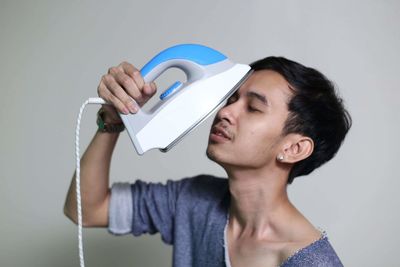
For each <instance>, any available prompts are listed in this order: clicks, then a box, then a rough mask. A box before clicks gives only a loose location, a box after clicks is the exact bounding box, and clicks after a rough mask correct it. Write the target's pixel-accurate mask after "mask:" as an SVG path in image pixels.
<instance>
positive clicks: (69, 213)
mask: <svg viewBox="0 0 400 267" xmlns="http://www.w3.org/2000/svg"><path fill="white" fill-rule="evenodd" d="M64 215H65V216H66V217H67V218H68V219H70V221H71V222H73V223H74V224H76V225H77V224H78V218H77V215H76V212H72V211H71V210H70V209H69V208H68V207H67V206H64Z"/></svg>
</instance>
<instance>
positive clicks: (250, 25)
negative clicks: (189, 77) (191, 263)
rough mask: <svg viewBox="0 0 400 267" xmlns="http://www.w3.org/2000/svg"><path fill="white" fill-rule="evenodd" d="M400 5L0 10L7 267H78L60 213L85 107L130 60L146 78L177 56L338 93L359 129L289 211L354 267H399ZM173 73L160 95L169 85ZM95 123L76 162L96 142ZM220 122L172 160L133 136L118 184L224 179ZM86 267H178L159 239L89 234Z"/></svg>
mask: <svg viewBox="0 0 400 267" xmlns="http://www.w3.org/2000/svg"><path fill="white" fill-rule="evenodd" d="M399 3H400V2H399V1H265V0H262V1H261V0H259V1H255V0H253V1H228V0H226V1H222V0H221V1H217V0H212V1H211V0H202V1H161V0H159V1H101V2H100V1H4V0H2V1H1V2H0V26H1V27H0V36H1V37H0V38H1V43H0V45H1V49H0V59H1V61H0V85H1V87H0V88H1V97H0V123H1V124H0V125H1V139H0V140H1V141H0V145H1V161H0V164H1V165H0V176H1V184H0V196H1V200H0V208H1V220H0V231H1V237H0V240H1V241H0V246H1V247H0V266H42V267H43V266H78V253H77V252H78V250H77V244H78V243H77V227H76V226H75V225H73V224H72V223H71V222H70V221H68V220H67V219H66V217H64V215H63V213H62V207H63V203H64V199H65V194H66V191H67V188H68V185H69V183H70V179H71V175H72V173H73V171H74V168H75V156H74V132H75V123H76V117H77V114H78V110H79V107H80V105H81V104H82V103H83V102H84V100H86V99H87V98H88V97H91V96H96V95H97V93H96V88H97V85H98V83H99V80H100V77H101V75H103V74H104V73H105V72H106V71H107V69H108V68H109V67H110V66H114V65H117V64H119V63H120V62H121V61H123V60H127V61H129V62H132V63H133V64H135V65H136V66H138V67H141V66H143V65H144V64H145V63H146V62H147V61H148V60H149V59H150V58H151V57H152V56H154V55H155V54H156V53H158V52H159V51H161V50H162V49H164V48H167V47H169V46H171V45H174V44H178V43H188V42H194V43H201V44H205V45H208V46H211V47H213V48H215V49H217V50H219V51H221V52H223V53H224V54H226V55H228V56H229V57H230V58H232V59H233V60H234V61H236V62H242V63H250V62H252V61H254V60H256V59H259V58H261V57H265V56H268V55H283V56H286V57H288V58H291V59H293V60H296V61H299V62H301V63H303V64H305V65H308V66H312V67H315V68H317V69H319V70H320V71H322V72H323V73H325V74H326V75H327V76H328V77H329V78H331V79H332V80H333V81H335V83H336V84H337V86H338V88H339V90H340V93H341V95H342V96H343V97H344V99H345V101H346V105H347V107H348V109H349V110H350V113H351V115H352V117H353V120H354V124H353V128H352V129H351V131H350V133H349V135H348V137H347V139H346V141H345V143H344V145H343V146H342V148H341V150H340V151H339V153H338V155H337V156H336V157H335V158H334V159H333V160H332V161H331V162H329V163H328V164H326V165H325V166H323V167H322V168H320V169H319V170H317V171H315V172H314V173H313V174H312V175H310V176H308V177H304V178H299V179H298V180H295V182H294V184H293V185H292V186H290V187H289V188H290V189H289V191H290V192H289V193H290V197H291V199H292V201H293V202H294V203H295V204H296V205H297V206H298V208H299V209H300V210H301V211H302V212H303V213H304V214H305V215H306V216H307V217H308V218H309V219H310V220H311V222H312V223H313V224H314V225H316V226H319V227H322V228H323V229H325V230H326V231H327V233H328V235H329V238H330V241H331V243H332V244H333V246H334V247H335V249H336V251H337V253H338V255H339V256H340V257H341V259H342V261H343V263H344V264H345V265H346V266H365V267H366V266H398V264H399V261H398V256H397V249H398V243H399V234H398V231H397V230H398V225H399V224H400V216H399V200H400V197H399V196H398V194H397V191H398V188H399V185H400V183H399V180H398V178H399V175H398V174H396V169H397V166H396V165H397V164H396V162H397V160H398V151H399V141H398V136H399V112H398V107H399V104H398V101H399V98H400V94H399V90H398V85H399V84H400V79H399V76H398V71H399V67H400V66H399V60H400V53H399V48H400V31H399V26H400V25H399V20H400V19H399V18H400V4H399ZM177 75H181V74H177V73H169V74H167V75H166V76H165V77H167V78H165V77H164V81H163V80H160V81H159V90H161V89H162V88H165V86H167V85H169V83H171V81H172V82H173V81H174V80H168V77H172V76H177ZM96 111H97V107H96V106H90V107H88V108H87V109H86V111H85V113H84V116H83V120H82V125H81V128H82V130H81V149H82V150H84V149H85V148H86V146H87V145H88V142H89V141H90V139H91V137H92V136H93V134H94V132H95V130H96V126H95V113H96ZM211 121H212V120H211V117H210V118H209V119H208V120H207V121H206V123H204V124H202V125H201V126H200V127H198V128H197V129H196V131H195V132H193V133H192V134H191V135H189V136H187V137H186V138H185V139H184V140H183V141H182V142H181V143H180V144H179V145H178V146H176V147H175V148H174V149H173V150H172V151H170V152H169V153H167V154H162V153H160V152H158V151H151V152H148V153H147V154H146V155H144V156H142V157H139V156H137V155H136V153H135V151H134V149H133V146H132V144H131V143H130V140H129V138H128V136H127V134H126V133H124V134H122V135H121V138H120V141H119V143H118V145H117V148H116V151H115V156H114V158H113V162H112V164H113V165H112V171H111V172H112V173H111V175H112V181H130V182H133V181H135V179H138V178H140V179H144V180H147V181H165V180H166V179H179V178H182V177H185V176H191V175H195V174H199V173H211V174H215V175H224V172H223V170H222V169H221V168H220V167H219V166H217V165H216V164H214V163H213V162H211V161H209V160H208V159H207V158H206V156H205V148H206V144H207V138H208V131H209V127H210V124H211ZM84 243H85V251H86V254H85V255H86V264H87V266H170V265H171V252H172V248H171V247H169V246H166V245H164V244H163V243H162V242H161V240H160V238H159V235H158V234H156V235H153V236H150V235H146V236H143V237H139V238H133V237H132V236H124V237H114V236H111V235H109V234H108V233H107V231H106V230H104V229H89V230H85V231H84Z"/></svg>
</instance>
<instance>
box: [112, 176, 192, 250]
mask: <svg viewBox="0 0 400 267" xmlns="http://www.w3.org/2000/svg"><path fill="white" fill-rule="evenodd" d="M185 181H188V179H187V178H186V179H182V180H178V181H173V180H168V181H167V182H166V183H165V184H162V183H152V182H144V181H141V180H137V181H136V182H135V183H133V184H129V183H115V184H113V186H112V188H111V199H110V206H109V225H108V230H109V232H110V233H112V234H115V235H123V234H128V233H132V234H133V235H134V236H139V235H141V234H144V233H149V234H154V233H157V232H159V233H160V234H161V238H162V240H163V241H164V242H165V243H167V244H172V243H173V231H174V215H175V208H176V202H177V200H178V196H179V193H180V190H181V188H182V184H183V183H184V182H185Z"/></svg>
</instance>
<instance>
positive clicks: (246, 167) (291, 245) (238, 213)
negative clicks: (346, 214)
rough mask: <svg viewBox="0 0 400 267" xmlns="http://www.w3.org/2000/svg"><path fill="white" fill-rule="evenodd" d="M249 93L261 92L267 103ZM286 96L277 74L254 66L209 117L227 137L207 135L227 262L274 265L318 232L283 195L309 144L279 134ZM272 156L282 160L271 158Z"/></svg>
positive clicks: (288, 94) (286, 89)
mask: <svg viewBox="0 0 400 267" xmlns="http://www.w3.org/2000/svg"><path fill="white" fill-rule="evenodd" d="M249 92H255V93H257V94H259V95H263V96H265V98H266V101H267V103H266V104H264V103H263V102H262V101H260V100H259V99H258V98H257V97H254V96H249ZM291 96H292V89H291V88H290V85H289V84H288V82H287V81H286V80H285V79H284V78H283V77H282V76H281V75H280V74H278V73H276V72H273V71H270V70H262V71H257V72H255V73H254V74H252V76H251V77H250V78H249V79H248V80H247V81H246V82H245V83H244V84H243V85H242V87H241V88H240V89H239V90H238V91H237V93H236V94H235V95H233V96H232V97H231V98H230V99H229V100H228V102H227V105H226V106H225V107H224V108H222V109H221V110H219V112H218V114H217V115H216V117H215V120H214V123H213V125H218V126H220V127H222V128H224V129H225V130H226V131H227V132H228V135H229V136H230V137H231V139H230V140H224V141H220V142H218V141H214V139H213V138H211V137H210V139H209V143H208V147H207V156H208V158H209V159H211V160H213V161H215V162H216V163H218V164H219V165H221V166H222V167H223V168H224V169H225V171H226V172H227V174H228V179H229V190H230V193H231V204H230V208H229V214H230V220H229V224H228V230H227V234H228V247H229V254H230V260H231V264H232V266H254V267H255V266H278V265H280V263H282V262H283V261H284V260H285V259H286V258H288V257H289V256H290V255H292V254H293V253H294V252H295V251H296V250H298V249H300V248H303V247H305V246H306V245H308V244H310V243H312V242H313V241H315V240H316V239H318V238H319V237H320V235H321V234H320V232H319V231H318V230H317V229H315V228H314V227H313V226H312V224H311V223H310V222H309V221H308V220H307V219H306V218H305V217H304V216H303V215H302V214H301V213H300V212H299V211H298V210H297V209H296V208H295V207H294V205H293V204H292V203H291V202H290V201H289V198H288V195H287V190H286V189H287V177H288V175H289V172H290V169H291V167H292V165H293V164H294V163H295V162H297V161H300V160H302V159H304V158H306V157H308V156H309V155H310V154H311V153H312V149H313V142H312V140H311V139H310V138H308V137H304V136H301V135H298V134H289V135H282V129H283V127H284V123H285V121H286V118H287V116H288V114H289V113H288V109H287V102H288V100H289V98H290V97H291ZM238 155H240V157H238ZM278 155H283V160H281V161H280V160H277V156H278Z"/></svg>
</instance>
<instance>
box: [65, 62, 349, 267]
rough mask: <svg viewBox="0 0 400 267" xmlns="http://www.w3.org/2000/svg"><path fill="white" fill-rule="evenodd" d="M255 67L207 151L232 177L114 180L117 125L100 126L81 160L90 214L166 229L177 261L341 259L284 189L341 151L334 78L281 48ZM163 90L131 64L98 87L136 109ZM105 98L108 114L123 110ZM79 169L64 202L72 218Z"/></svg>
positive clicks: (136, 230)
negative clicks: (111, 179)
mask: <svg viewBox="0 0 400 267" xmlns="http://www.w3.org/2000/svg"><path fill="white" fill-rule="evenodd" d="M251 67H252V69H254V70H255V71H254V73H253V74H252V75H251V76H250V77H249V79H248V80H247V81H246V82H245V83H244V84H243V85H242V86H241V87H240V89H239V90H238V91H237V92H236V93H235V94H234V95H233V96H232V97H230V98H229V99H228V101H227V103H226V105H225V106H224V107H223V108H221V109H220V110H219V112H218V113H217V115H216V117H215V120H214V122H213V126H212V128H211V131H210V136H209V143H208V147H207V156H208V158H209V159H211V160H213V161H215V162H216V163H218V164H219V165H221V166H222V167H223V168H224V169H225V171H226V173H227V176H228V179H224V178H219V177H214V176H211V175H198V176H196V177H190V178H185V179H181V180H177V181H171V180H168V181H167V183H166V184H161V183H145V182H143V181H140V180H138V181H136V182H135V183H134V184H132V185H130V184H119V183H117V184H114V185H113V187H112V189H109V184H108V183H109V180H108V179H109V178H108V174H109V166H110V161H111V155H112V151H113V148H114V146H115V144H116V141H117V138H118V133H115V132H110V131H111V130H110V131H109V132H101V131H98V132H97V133H96V135H95V137H94V138H93V140H92V142H91V144H90V145H89V147H88V149H87V151H86V152H85V154H84V155H83V157H82V160H81V162H82V163H81V188H82V191H83V194H82V197H83V200H82V201H83V210H84V214H83V224H84V226H87V227H93V226H103V227H108V229H109V231H110V232H111V233H113V234H126V233H132V234H133V235H135V236H137V235H140V234H143V233H150V234H153V233H156V232H159V233H160V234H161V238H162V240H163V241H164V242H165V243H167V244H172V245H173V246H174V254H173V266H175V267H178V266H179V267H183V266H202V267H208V266H228V267H229V266H232V267H244V266H246V267H258V266H260V267H261V266H262V267H267V266H342V264H341V262H340V260H339V258H338V256H337V255H336V253H335V251H334V249H333V248H332V246H331V245H330V243H329V241H328V239H327V236H326V234H325V232H323V231H320V230H318V229H316V228H315V227H314V226H313V225H312V224H311V223H310V222H309V221H308V220H307V219H306V218H305V217H304V216H303V215H302V214H301V213H300V211H298V210H297V209H296V208H295V206H294V205H293V204H292V203H291V202H290V200H289V198H288V195H287V185H288V184H291V183H292V182H293V179H294V178H296V177H298V176H301V175H306V174H309V173H310V172H312V171H313V170H314V169H315V168H317V167H319V166H320V165H322V164H323V163H325V162H326V161H328V160H330V159H331V158H332V157H333V156H334V155H335V154H336V152H337V151H338V149H339V147H340V145H341V143H342V141H343V140H344V137H345V135H346V133H347V132H348V130H349V128H350V126H351V118H350V116H349V114H348V113H347V111H346V110H345V109H344V107H343V104H342V101H341V99H340V98H339V97H338V96H337V95H336V93H335V90H334V87H333V86H332V84H331V82H330V81H329V80H327V79H326V78H325V77H324V76H323V75H322V74H321V73H319V72H318V71H316V70H314V69H311V68H307V67H305V66H302V65H300V64H298V63H296V62H293V61H290V60H287V59H285V58H282V57H268V58H265V59H262V60H259V61H257V62H254V63H253V64H251ZM155 92H156V86H155V84H154V83H151V84H145V83H144V81H143V79H142V77H141V76H140V73H139V72H138V70H137V69H136V68H134V67H133V66H132V65H131V64H129V63H126V62H123V63H121V64H120V65H119V66H118V67H113V68H110V69H109V71H108V74H107V75H104V76H103V77H102V79H101V82H100V85H99V87H98V93H99V95H100V97H102V98H104V99H105V100H106V101H108V102H110V103H112V104H113V106H114V107H115V109H116V110H117V111H119V112H121V113H125V114H128V113H129V112H131V113H135V112H136V111H137V106H135V102H132V100H131V98H133V99H135V100H136V102H137V103H138V104H139V105H140V106H142V105H144V104H145V103H146V102H147V100H148V99H149V98H150V97H151V96H152V95H154V94H155ZM115 109H114V108H111V107H110V106H104V107H103V108H102V109H101V112H100V115H101V118H102V119H103V120H104V121H105V122H106V124H109V125H114V126H115V127H110V129H117V128H118V127H117V126H118V125H120V124H121V120H120V118H119V116H118V115H117V113H116V112H115ZM74 181H75V180H74V179H73V180H72V182H71V187H70V190H69V192H68V195H67V200H66V203H65V207H64V211H65V214H66V215H67V216H68V217H69V218H71V219H72V220H73V221H74V222H75V223H76V221H77V219H76V202H75V194H74V188H75V184H74Z"/></svg>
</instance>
